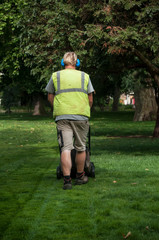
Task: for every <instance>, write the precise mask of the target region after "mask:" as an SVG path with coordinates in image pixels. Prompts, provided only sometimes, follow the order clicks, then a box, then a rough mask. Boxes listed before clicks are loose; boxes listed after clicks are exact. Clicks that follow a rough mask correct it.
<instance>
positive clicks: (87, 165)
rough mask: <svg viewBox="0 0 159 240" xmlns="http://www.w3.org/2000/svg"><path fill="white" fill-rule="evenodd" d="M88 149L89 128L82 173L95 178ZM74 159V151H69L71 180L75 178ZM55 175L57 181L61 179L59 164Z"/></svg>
mask: <svg viewBox="0 0 159 240" xmlns="http://www.w3.org/2000/svg"><path fill="white" fill-rule="evenodd" d="M90 147H91V146H90V127H89V131H88V137H87V145H86V161H85V167H84V171H85V174H86V176H88V177H92V178H95V166H94V163H93V162H91V161H90V156H91V149H90ZM59 149H60V146H59ZM60 155H61V149H60ZM75 158H76V150H75V149H72V151H71V160H72V169H71V178H75V177H76V172H77V169H76V163H75ZM56 175H57V179H61V177H63V173H62V167H61V164H59V166H58V167H57V169H56Z"/></svg>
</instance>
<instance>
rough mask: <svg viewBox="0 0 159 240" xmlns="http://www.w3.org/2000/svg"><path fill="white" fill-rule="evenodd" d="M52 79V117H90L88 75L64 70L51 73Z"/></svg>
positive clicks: (72, 70) (73, 70)
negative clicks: (66, 115)
mask: <svg viewBox="0 0 159 240" xmlns="http://www.w3.org/2000/svg"><path fill="white" fill-rule="evenodd" d="M52 79H53V84H54V88H55V97H54V111H53V116H54V117H56V116H60V115H65V114H71V115H83V116H87V117H90V106H89V100H88V92H87V86H88V82H89V75H88V74H86V73H84V72H81V71H78V70H75V69H64V70H61V71H58V72H55V73H53V75H52Z"/></svg>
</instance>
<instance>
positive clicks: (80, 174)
mask: <svg viewBox="0 0 159 240" xmlns="http://www.w3.org/2000/svg"><path fill="white" fill-rule="evenodd" d="M84 174H85V172H84V171H83V172H80V173H78V172H77V175H76V176H77V178H81V177H82V176H83V175H84Z"/></svg>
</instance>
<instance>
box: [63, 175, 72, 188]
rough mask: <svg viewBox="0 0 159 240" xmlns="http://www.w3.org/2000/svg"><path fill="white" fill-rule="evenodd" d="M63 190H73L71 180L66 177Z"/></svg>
mask: <svg viewBox="0 0 159 240" xmlns="http://www.w3.org/2000/svg"><path fill="white" fill-rule="evenodd" d="M63 189H64V190H69V189H72V182H71V178H68V177H64V185H63Z"/></svg>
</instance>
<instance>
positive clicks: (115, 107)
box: [112, 85, 120, 112]
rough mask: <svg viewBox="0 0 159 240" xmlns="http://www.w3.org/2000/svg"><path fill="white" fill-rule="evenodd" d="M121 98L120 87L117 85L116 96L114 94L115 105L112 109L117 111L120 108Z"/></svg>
mask: <svg viewBox="0 0 159 240" xmlns="http://www.w3.org/2000/svg"><path fill="white" fill-rule="evenodd" d="M119 98H120V88H119V87H118V86H117V85H115V89H114V96H113V105H112V111H113V112H117V111H118V108H119Z"/></svg>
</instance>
